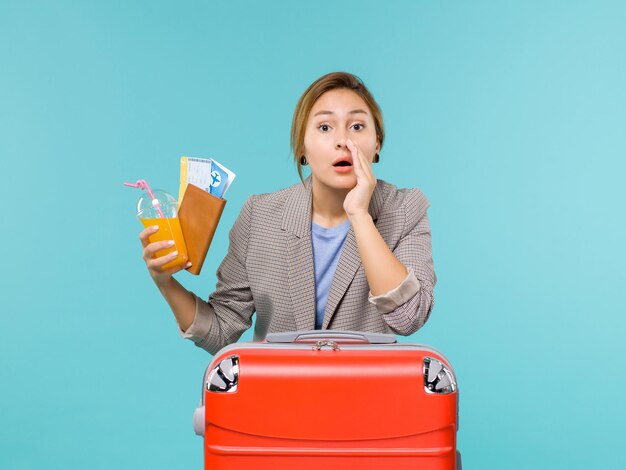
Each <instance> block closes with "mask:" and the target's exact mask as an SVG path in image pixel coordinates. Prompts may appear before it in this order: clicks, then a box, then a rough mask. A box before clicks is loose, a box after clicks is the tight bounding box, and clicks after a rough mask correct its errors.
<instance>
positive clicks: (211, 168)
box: [178, 157, 237, 204]
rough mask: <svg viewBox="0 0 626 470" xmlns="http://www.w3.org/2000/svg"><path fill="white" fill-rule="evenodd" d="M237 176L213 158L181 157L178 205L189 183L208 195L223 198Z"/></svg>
mask: <svg viewBox="0 0 626 470" xmlns="http://www.w3.org/2000/svg"><path fill="white" fill-rule="evenodd" d="M236 176H237V175H235V173H233V172H232V171H230V170H229V169H228V168H226V167H225V166H224V165H222V164H220V163H219V162H217V161H215V160H213V159H211V158H192V157H181V158H180V187H179V190H178V203H179V204H180V203H181V201H182V200H183V196H184V195H185V190H186V189H187V185H188V184H189V183H191V184H193V185H195V186H198V187H199V188H201V189H203V190H204V191H206V192H207V193H211V194H213V195H214V196H217V197H220V198H223V197H224V194H225V193H226V190H227V189H228V188H229V187H230V185H231V184H232V182H233V180H234V179H235V177H236Z"/></svg>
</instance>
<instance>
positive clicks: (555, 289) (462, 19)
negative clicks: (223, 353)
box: [0, 0, 626, 469]
mask: <svg viewBox="0 0 626 470" xmlns="http://www.w3.org/2000/svg"><path fill="white" fill-rule="evenodd" d="M300 3H301V2H287V1H284V2H278V1H273V2H270V1H265V2H252V1H250V2H241V1H240V2H226V1H215V2H209V1H204V2H203V1H195V2H191V1H178V2H155V1H145V2H123V1H110V2H99V3H96V2H86V1H82V2H81V1H56V2H44V1H42V2H34V1H6V0H2V1H0V162H1V163H0V165H1V167H0V170H1V171H0V183H1V184H0V191H1V196H2V201H3V211H4V214H5V217H4V221H3V223H2V230H1V231H0V237H1V241H2V247H3V251H4V256H3V257H2V260H3V264H4V275H3V276H2V281H1V284H0V285H1V299H0V300H1V302H0V310H1V314H0V321H1V324H0V468H3V469H5V468H6V469H35V468H67V469H70V468H71V469H74V468H76V469H83V468H91V469H105V468H106V469H108V468H129V469H131V468H132V469H135V468H151V469H169V468H201V466H202V463H201V462H202V442H201V439H200V438H199V437H196V436H195V435H194V434H193V431H192V427H191V415H192V412H193V409H194V408H195V406H196V404H197V401H198V399H199V397H200V380H201V376H202V373H203V371H204V367H205V365H206V364H207V363H208V361H209V359H210V356H208V355H207V354H206V353H205V352H203V351H202V350H200V349H197V348H195V347H194V346H193V345H192V344H191V343H186V342H184V341H183V340H182V339H180V338H179V336H178V333H177V330H176V326H175V322H174V320H173V317H172V315H171V313H170V312H169V310H168V308H167V306H166V304H165V302H164V300H163V299H162V298H161V297H160V295H159V294H158V292H157V290H156V288H155V287H154V285H153V284H152V281H151V280H150V278H149V276H148V274H147V272H146V270H145V265H144V264H143V261H142V260H141V256H140V245H139V241H138V239H137V235H138V233H139V231H140V224H139V223H138V222H137V220H136V219H135V217H134V205H135V202H136V200H137V198H138V197H139V195H140V192H139V191H138V190H134V189H127V188H124V187H123V186H122V182H124V181H135V180H137V179H139V178H145V179H147V180H148V181H149V182H150V183H151V185H152V186H153V187H155V188H163V189H166V190H169V191H171V192H173V193H176V192H177V187H178V169H179V168H178V165H179V158H180V156H181V155H190V156H198V157H214V158H216V159H217V160H219V161H220V162H221V163H223V164H225V165H226V166H227V167H229V168H231V169H232V170H233V171H235V172H236V173H237V175H238V176H237V179H236V181H235V183H234V184H233V186H232V187H231V189H230V190H229V193H228V195H227V199H228V204H227V206H226V210H225V213H224V216H223V218H222V221H221V224H220V226H219V229H218V232H217V235H216V239H215V242H214V244H213V246H212V247H211V251H210V254H209V258H208V260H207V262H206V264H205V267H204V269H203V273H202V275H201V276H200V277H193V276H191V275H189V274H188V273H182V274H181V275H180V276H179V279H180V280H181V282H182V283H183V284H184V285H185V286H186V287H188V288H189V289H191V290H194V291H195V292H197V293H198V294H199V295H202V296H204V297H206V296H208V294H209V293H210V291H211V289H212V288H213V287H214V285H215V274H214V273H215V270H216V268H217V266H218V264H219V262H220V261H221V259H222V257H223V256H224V254H225V252H226V248H227V234H228V231H229V229H230V227H231V226H232V223H233V221H234V219H235V217H236V216H237V214H238V212H239V209H240V207H241V205H242V204H243V202H244V200H245V198H246V197H247V196H248V195H249V194H252V193H261V192H269V191H273V190H276V189H278V188H282V187H285V186H288V185H290V184H293V183H295V182H296V181H297V173H296V171H295V167H294V166H293V164H292V162H291V159H290V155H289V129H290V123H291V115H292V112H293V108H294V106H295V103H296V101H297V99H298V97H299V96H300V94H301V93H302V92H303V91H304V89H305V88H306V87H307V86H308V85H309V84H310V82H312V81H313V80H314V79H316V78H317V77H319V76H320V75H322V74H324V73H327V72H330V71H335V70H347V71H350V72H353V73H355V74H357V75H359V76H361V77H362V78H363V79H364V81H365V83H366V84H367V85H368V86H369V87H370V89H371V90H372V92H373V93H374V95H375V97H376V98H377V100H378V101H379V103H380V104H381V106H382V109H383V113H384V117H385V122H386V127H387V142H386V144H385V147H384V149H383V152H382V154H381V163H380V164H378V165H377V166H375V172H376V175H377V176H378V177H379V178H383V179H386V180H388V181H391V182H393V183H395V184H397V185H398V186H404V187H411V186H419V187H421V188H422V189H423V190H424V192H425V193H426V194H427V196H428V197H429V199H430V201H431V209H430V211H429V215H430V220H431V225H432V232H433V248H434V257H435V266H436V271H437V274H438V277H439V283H438V284H437V288H436V307H435V310H434V313H433V315H432V317H431V319H430V320H429V322H428V323H427V325H426V326H425V327H424V328H423V329H422V330H420V331H419V332H417V333H416V334H415V335H413V336H412V337H410V338H408V339H409V340H410V341H414V342H421V343H427V344H430V345H433V346H436V347H437V348H439V349H440V350H441V351H443V352H444V353H445V354H446V355H447V356H448V357H449V359H450V360H451V361H452V364H453V366H454V367H455V370H456V372H457V376H458V380H459V383H460V387H461V423H460V424H461V428H460V431H459V435H458V437H459V447H460V449H461V450H462V452H463V455H464V464H465V466H466V468H475V469H492V468H493V469H501V468H508V469H530V468H532V469H554V468H569V469H586V468H618V467H620V466H621V465H623V454H622V452H617V451H616V450H617V449H620V448H621V445H622V444H623V436H624V432H623V429H624V428H623V426H624V421H625V419H626V410H625V405H624V398H623V389H624V386H625V385H626V377H625V373H624V357H626V346H625V342H624V333H625V332H626V328H625V327H626V320H625V318H624V317H625V315H624V314H625V313H626V299H625V295H624V290H625V289H624V280H625V276H624V268H623V267H624V263H625V261H626V256H625V250H624V242H625V240H626V223H625V221H624V204H625V202H626V191H625V190H624V182H623V180H624V175H625V172H626V163H625V162H626V159H625V156H626V132H625V123H626V87H625V86H624V84H625V83H626V29H625V28H624V24H626V4H625V3H624V2H620V1H614V2H611V1H549V2H545V1H523V2H522V1H518V2H512V1H493V2H487V1H472V2H461V1H459V2H452V1H415V2H413V1H404V2H400V1H391V2H372V1H359V2H347V1H345V2H334V1H318V2H310V3H306V4H300ZM249 337H250V336H249V335H248V336H247V338H249Z"/></svg>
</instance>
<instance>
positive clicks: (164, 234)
mask: <svg viewBox="0 0 626 470" xmlns="http://www.w3.org/2000/svg"><path fill="white" fill-rule="evenodd" d="M139 220H141V223H142V224H143V225H144V227H146V228H147V227H151V226H153V225H158V226H159V230H157V232H156V233H153V234H152V235H150V238H149V240H150V243H154V242H160V241H165V240H174V245H173V246H172V247H170V248H166V249H165V250H161V251H157V252H156V254H155V258H158V257H160V256H164V255H167V254H168V253H171V252H172V251H175V250H178V256H177V257H176V258H175V259H174V260H172V261H170V262H169V263H167V264H166V265H164V266H163V269H166V270H167V269H170V268H173V267H176V266H185V265H186V264H187V261H188V258H187V247H186V246H185V239H184V238H183V231H182V230H181V228H180V221H179V220H178V217H171V218H162V217H159V218H156V219H139Z"/></svg>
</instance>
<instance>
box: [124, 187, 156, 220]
mask: <svg viewBox="0 0 626 470" xmlns="http://www.w3.org/2000/svg"><path fill="white" fill-rule="evenodd" d="M124 186H130V187H131V188H139V189H145V190H146V191H148V195H149V196H150V199H151V200H152V205H153V206H154V207H155V209H156V210H157V212H158V213H159V216H160V217H162V218H164V219H165V215H163V211H161V204H159V200H158V199H157V198H155V197H154V194H152V190H151V189H150V186H148V182H147V181H146V180H137V182H136V183H135V184H133V183H124Z"/></svg>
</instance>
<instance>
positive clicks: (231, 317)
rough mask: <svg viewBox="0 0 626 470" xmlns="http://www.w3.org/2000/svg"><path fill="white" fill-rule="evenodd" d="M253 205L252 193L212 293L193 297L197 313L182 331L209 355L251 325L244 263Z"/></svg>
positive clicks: (235, 227) (230, 240) (236, 337)
mask: <svg viewBox="0 0 626 470" xmlns="http://www.w3.org/2000/svg"><path fill="white" fill-rule="evenodd" d="M253 205H254V196H251V197H250V198H248V200H247V201H246V202H245V204H244V206H243V208H242V209H241V212H240V214H239V217H238V218H237V220H236V221H235V224H234V225H233V228H232V229H231V231H230V234H229V246H228V252H227V254H226V257H225V258H224V260H223V261H222V263H221V264H220V266H219V268H218V270H217V286H216V288H215V292H213V293H212V294H211V295H210V296H209V299H208V301H204V300H202V299H200V298H198V297H196V316H195V318H194V321H193V323H192V325H191V326H190V327H189V328H188V329H187V331H186V332H184V333H182V334H183V337H185V338H188V339H191V340H192V341H193V342H194V343H195V344H196V346H198V347H201V348H202V349H205V350H207V351H208V352H209V353H211V354H215V353H216V352H217V351H219V350H220V349H221V348H223V347H224V346H226V345H228V344H231V343H234V342H236V341H237V340H238V339H239V337H240V336H241V335H242V333H243V332H244V331H246V330H247V329H248V328H250V326H251V325H252V314H253V313H254V311H255V307H254V299H253V298H252V291H251V289H250V283H249V282H248V273H247V270H246V264H245V262H246V256H247V251H248V242H249V236H250V229H251V226H252V212H253Z"/></svg>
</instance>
